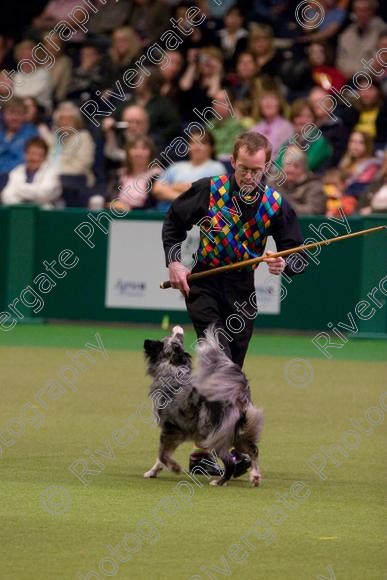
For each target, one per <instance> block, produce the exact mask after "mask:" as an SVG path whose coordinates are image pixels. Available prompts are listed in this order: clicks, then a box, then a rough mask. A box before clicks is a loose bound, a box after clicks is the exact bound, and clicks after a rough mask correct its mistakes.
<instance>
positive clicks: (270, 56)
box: [249, 23, 281, 80]
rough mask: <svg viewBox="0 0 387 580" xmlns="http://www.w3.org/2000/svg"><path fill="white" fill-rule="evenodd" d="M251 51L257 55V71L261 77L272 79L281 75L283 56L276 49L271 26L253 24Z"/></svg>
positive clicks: (250, 37) (250, 40) (250, 38)
mask: <svg viewBox="0 0 387 580" xmlns="http://www.w3.org/2000/svg"><path fill="white" fill-rule="evenodd" d="M249 52H251V53H252V54H253V55H254V56H255V63H256V65H257V72H258V74H259V75H260V76H261V77H266V79H267V78H269V80H270V79H274V78H276V77H279V76H280V68H281V58H280V56H279V54H278V53H277V51H276V49H275V46H274V36H273V30H272V28H271V27H270V26H267V25H265V24H255V23H253V24H252V25H251V28H250V34H249Z"/></svg>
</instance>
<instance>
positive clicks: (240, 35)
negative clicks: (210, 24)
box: [218, 6, 248, 71]
mask: <svg viewBox="0 0 387 580" xmlns="http://www.w3.org/2000/svg"><path fill="white" fill-rule="evenodd" d="M247 37H248V32H247V30H246V28H245V27H244V17H243V14H242V12H241V10H240V8H238V6H231V8H229V9H228V10H227V12H226V15H225V17H224V28H222V29H221V30H219V32H218V42H219V46H220V48H221V49H222V51H223V55H224V65H225V69H226V71H230V70H232V69H233V68H234V67H235V62H236V59H237V57H238V55H239V54H240V53H241V52H242V51H243V50H245V49H246V46H247Z"/></svg>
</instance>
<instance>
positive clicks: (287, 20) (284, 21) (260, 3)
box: [243, 0, 295, 38]
mask: <svg viewBox="0 0 387 580" xmlns="http://www.w3.org/2000/svg"><path fill="white" fill-rule="evenodd" d="M293 4H294V3H292V2H289V1H288V0H253V1H251V0H245V1H244V2H243V6H244V7H245V9H246V10H249V12H250V14H249V16H250V20H252V21H254V22H263V23H265V24H268V25H270V26H271V27H272V28H273V30H274V33H275V36H276V37H281V38H282V37H286V38H288V37H289V35H290V34H291V30H292V29H294V28H295V25H294V8H295V6H294V5H293ZM291 24H292V25H293V26H291Z"/></svg>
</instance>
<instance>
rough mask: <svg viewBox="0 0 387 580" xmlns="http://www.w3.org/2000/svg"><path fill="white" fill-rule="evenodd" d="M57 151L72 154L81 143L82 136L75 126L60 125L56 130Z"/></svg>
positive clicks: (62, 153) (61, 153)
mask: <svg viewBox="0 0 387 580" xmlns="http://www.w3.org/2000/svg"><path fill="white" fill-rule="evenodd" d="M54 137H55V153H59V154H60V155H71V154H72V153H75V152H76V151H77V150H78V148H79V145H80V140H81V136H80V134H79V133H78V131H77V130H76V129H74V127H59V129H57V130H56V131H55V135H54Z"/></svg>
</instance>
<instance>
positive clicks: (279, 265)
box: [264, 251, 286, 276]
mask: <svg viewBox="0 0 387 580" xmlns="http://www.w3.org/2000/svg"><path fill="white" fill-rule="evenodd" d="M271 254H274V252H270V251H268V252H266V254H265V256H267V258H265V259H264V262H266V263H267V264H268V265H269V272H270V274H275V275H276V276H278V274H281V272H283V271H284V270H285V266H286V262H285V260H284V259H283V258H281V257H279V258H270V256H271Z"/></svg>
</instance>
